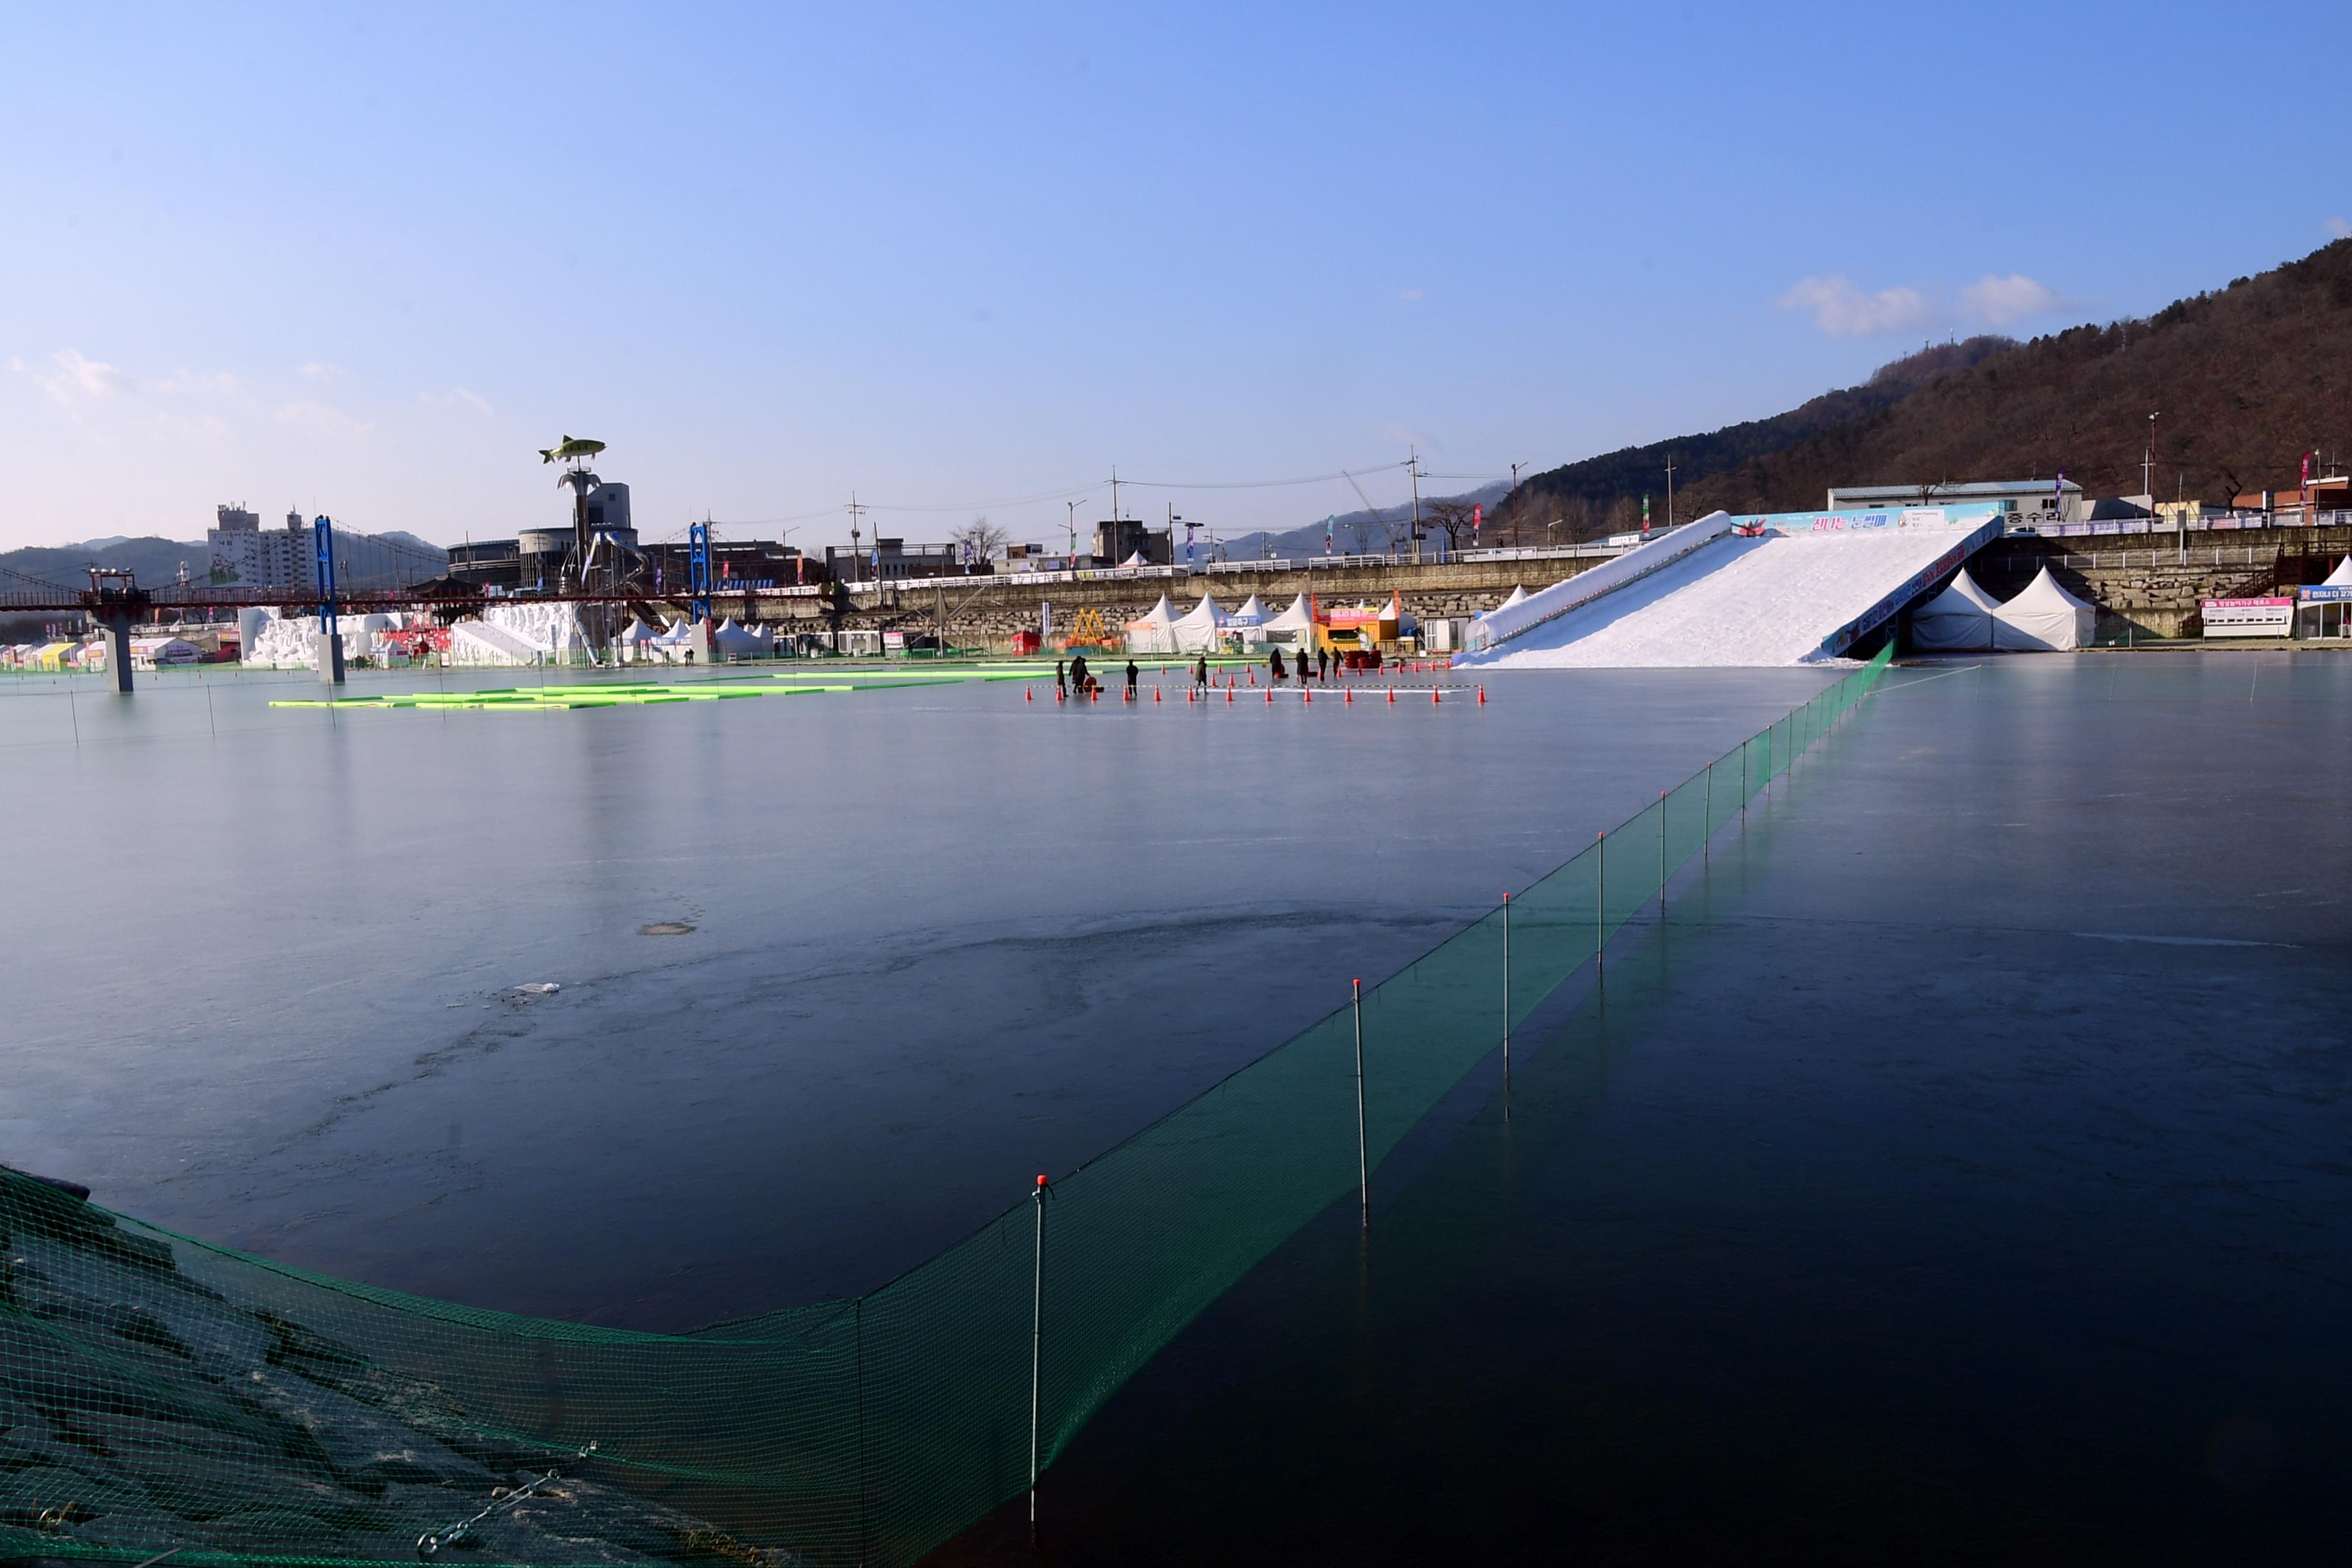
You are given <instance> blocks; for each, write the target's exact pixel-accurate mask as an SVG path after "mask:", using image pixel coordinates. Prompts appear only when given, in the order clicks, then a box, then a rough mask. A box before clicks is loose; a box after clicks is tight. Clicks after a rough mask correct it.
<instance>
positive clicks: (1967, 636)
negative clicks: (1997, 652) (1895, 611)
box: [1911, 566, 2000, 653]
mask: <svg viewBox="0 0 2352 1568" xmlns="http://www.w3.org/2000/svg"><path fill="white" fill-rule="evenodd" d="M1999 609H2000V600H1999V599H1996V598H1994V597H1993V596H1992V595H1990V594H1988V593H1986V592H1985V591H1984V589H1983V588H1981V587H1979V585H1978V584H1977V580H1976V579H1975V578H1973V577H1971V576H1969V569H1968V568H1967V567H1965V566H1963V567H1961V568H1960V574H1959V575H1958V576H1957V577H1955V578H1953V579H1952V585H1951V586H1950V587H1948V588H1947V589H1945V590H1944V591H1943V592H1942V593H1940V594H1938V595H1936V596H1935V597H1934V598H1932V599H1930V600H1928V601H1927V603H1926V604H1925V605H1920V606H1919V608H1917V609H1916V610H1914V611H1912V612H1911V646H1912V647H1915V648H1916V649H1918V650H1919V651H1920V652H1921V653H1960V652H1963V651H1972V650H1976V649H1981V648H1989V647H1992V646H1993V616H1994V613H1995V612H1996V611H1998V610H1999Z"/></svg>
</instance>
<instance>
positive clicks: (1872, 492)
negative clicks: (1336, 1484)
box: [1824, 479, 2084, 526]
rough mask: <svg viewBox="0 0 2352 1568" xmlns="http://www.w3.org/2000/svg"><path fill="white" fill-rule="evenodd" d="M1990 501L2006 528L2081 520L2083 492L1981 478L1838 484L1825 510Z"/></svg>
mask: <svg viewBox="0 0 2352 1568" xmlns="http://www.w3.org/2000/svg"><path fill="white" fill-rule="evenodd" d="M1984 501H1990V502H1991V503H1993V504H1995V505H1997V506H2000V508H2001V509H2002V510H2004V511H2006V512H2008V513H2009V516H2010V521H2011V526H2016V525H2018V524H2034V525H2038V524H2041V523H2045V522H2079V521H2082V520H2083V517H2084V510H2083V487H2082V486H2080V485H2078V484H2076V483H2075V482H2074V480H2072V479H1984V480H1979V481H1975V482H1972V483H1969V484H1925V485H1840V486H1839V487H1838V488H1837V489H1833V490H1832V491H1830V494H1829V504H1828V506H1827V507H1826V508H1825V509H1824V510H1829V511H1892V510H1900V509H1902V508H1905V507H1927V506H1955V505H1961V504H1968V503H1975V502H1984Z"/></svg>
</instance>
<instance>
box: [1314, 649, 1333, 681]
mask: <svg viewBox="0 0 2352 1568" xmlns="http://www.w3.org/2000/svg"><path fill="white" fill-rule="evenodd" d="M1315 679H1318V680H1328V679H1331V654H1330V651H1329V650H1328V649H1327V648H1319V647H1318V648H1317V649H1316V650H1315Z"/></svg>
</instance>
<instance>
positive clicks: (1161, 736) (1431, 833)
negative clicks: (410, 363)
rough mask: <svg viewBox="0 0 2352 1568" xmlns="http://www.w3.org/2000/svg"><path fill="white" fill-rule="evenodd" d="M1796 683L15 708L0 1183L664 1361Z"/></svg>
mask: <svg viewBox="0 0 2352 1568" xmlns="http://www.w3.org/2000/svg"><path fill="white" fill-rule="evenodd" d="M1154 668H1155V669H1156V668H1157V667H1156V666H1155V667H1154ZM439 679H441V678H438V677H436V676H432V675H418V674H414V673H397V672H395V673H390V674H384V675H362V676H359V677H357V678H355V679H354V681H353V683H352V688H351V689H352V693H353V694H364V693H368V692H372V691H379V690H383V691H404V690H411V689H418V688H419V687H420V686H431V685H436V684H437V683H438V681H439ZM518 679H535V678H534V677H532V676H531V675H530V672H504V674H503V678H501V677H499V676H484V675H475V676H471V677H465V678H459V679H458V681H457V682H453V684H457V683H462V684H466V685H470V686H476V687H479V686H485V685H500V684H507V685H511V684H515V683H516V682H517V680H518ZM1823 679H1824V677H1823V676H1822V675H1821V674H1819V673H1809V672H1802V671H1745V672H1725V671H1717V672H1706V673H1703V674H1687V673H1679V672H1678V673H1663V672H1622V673H1601V674H1591V675H1580V676H1576V677H1559V676H1538V677H1517V678H1512V677H1504V678H1501V679H1490V680H1489V687H1490V695H1491V697H1492V700H1491V701H1490V703H1489V704H1488V705H1487V706H1486V707H1485V708H1479V707H1477V706H1475V704H1472V703H1469V702H1466V701H1463V702H1449V703H1447V704H1445V705H1444V706H1442V707H1435V708H1433V707H1431V706H1430V705H1428V704H1427V703H1426V702H1425V701H1423V702H1421V703H1409V702H1400V703H1399V704H1398V705H1396V706H1395V707H1393V708H1391V707H1390V706H1388V705H1387V704H1386V703H1380V704H1376V705H1375V706H1373V707H1371V708H1367V707H1366V706H1365V705H1364V704H1362V703H1361V702H1359V703H1357V704H1354V705H1343V704H1339V703H1326V702H1324V701H1320V700H1318V702H1317V703H1316V704H1314V705H1313V706H1312V707H1303V706H1301V705H1299V704H1297V703H1296V702H1295V701H1292V702H1288V703H1284V704H1276V705H1274V706H1272V707H1267V706H1265V705H1263V704H1251V703H1237V704H1235V705H1234V706H1233V707H1231V708H1227V707H1225V706H1224V705H1223V704H1222V703H1220V704H1218V705H1216V707H1215V709H1214V710H1211V711H1203V710H1188V709H1187V707H1186V706H1185V705H1183V704H1181V702H1178V703H1174V704H1169V703H1162V704H1158V705H1152V704H1145V705H1143V706H1142V707H1140V708H1139V709H1129V708H1126V707H1125V706H1124V705H1123V704H1112V703H1106V704H1102V705H1100V706H1095V705H1088V706H1087V708H1085V709H1076V708H1057V707H1055V706H1054V705H1051V704H1046V703H1025V702H1024V701H1023V700H1022V697H1021V692H1020V689H1018V687H1016V686H1011V685H998V686H988V687H981V688H923V689H915V690H909V691H901V692H892V693H861V694H857V695H855V696H850V697H840V698H801V699H796V700H793V701H791V702H789V703H785V702H734V703H723V704H690V705H679V706H677V707H671V708H667V709H656V710H610V711H599V712H583V713H554V714H546V713H535V714H509V713H478V712H471V713H457V714H450V715H441V714H429V713H421V712H415V711H391V712H385V711H373V710H364V711H343V712H339V713H333V714H330V713H327V712H325V711H322V710H282V709H280V710H273V709H269V708H268V707H267V706H266V703H267V700H268V698H270V697H272V696H294V697H310V696H314V695H316V694H317V693H318V691H319V687H318V686H317V684H316V682H315V680H313V679H310V678H309V677H308V676H285V677H278V678H257V677H227V678H223V677H216V676H207V677H205V678H202V679H198V678H195V677H184V676H168V677H159V678H152V679H150V678H142V682H143V684H142V690H141V691H140V692H139V693H138V694H137V695H136V696H135V697H133V698H132V699H131V700H130V701H129V702H128V703H125V702H123V701H121V700H118V699H116V698H115V697H114V696H113V695H112V694H111V693H110V692H108V691H106V690H104V689H103V688H102V686H100V685H99V684H98V683H94V682H84V683H80V684H79V685H76V686H74V687H72V688H71V689H72V691H73V693H74V695H73V697H72V700H71V701H70V702H68V700H67V699H66V698H65V697H64V696H63V695H62V692H63V691H64V690H66V688H64V687H61V686H60V685H59V684H58V682H55V681H38V682H19V683H12V684H6V685H5V686H0V757H5V759H6V761H7V763H8V765H9V770H10V775H11V777H12V778H14V779H16V780H18V781H20V784H19V787H20V794H19V799H20V800H33V801H37V803H38V805H37V809H36V810H33V811H29V812H26V813H24V814H22V815H20V816H17V817H16V831H15V832H14V833H13V834H12V836H11V842H10V846H9V855H10V858H11V872H12V884H13V885H14V886H15V887H16V888H17V889H30V890H33V892H32V900H31V901H30V902H29V903H20V906H19V914H20V918H19V919H18V920H16V921H15V922H14V929H13V931H12V932H11V935H10V937H9V940H8V941H7V942H5V944H0V995H5V997H6V998H7V1002H8V1007H9V1009H10V1015H11V1016H10V1018H9V1026H8V1028H7V1029H6V1030H5V1035H0V1159H5V1160H7V1161H10V1162H11V1163H18V1164H21V1165H23V1166H25V1167H26V1168H29V1169H32V1170H37V1171H42V1172H45V1173H55V1174H60V1175H66V1176H69V1177H72V1178H75V1179H78V1180H80V1181H84V1182H87V1183H89V1184H91V1185H92V1186H93V1187H94V1188H95V1189H96V1193H97V1197H98V1199H99V1200H100V1202H103V1203H107V1204H109V1205H112V1206H115V1207H117V1208H120V1209H122V1210H124V1211H126V1212H130V1213H133V1214H137V1215H142V1217H147V1218H150V1219H152V1220H154V1221H156V1222H158V1223H161V1224H163V1225H167V1226H173V1227H176V1228H179V1229H181V1230H184V1231H186V1232H188V1233H191V1234H194V1235H197V1236H200V1237H205V1238H207V1239H211V1240H216V1241H222V1242H226V1243H229V1244H231V1245H236V1246H239V1247H246V1248H248V1249H250V1250H253V1251H256V1252H258V1253H261V1254H264V1255H266V1256H268V1257H270V1258H279V1259H283V1260H286V1261H290V1262H294V1263H299V1264H302V1265H305V1266H308V1267H311V1268H320V1269H323V1270H326V1271H328V1272H331V1273H335V1274H340V1275H344V1276H348V1277H352V1278H357V1279H363V1280H367V1281H369V1282H372V1283H376V1284H382V1285H387V1286H393V1287H395V1288H400V1289H410V1290H415V1291H418V1292H421V1293H425V1294H428V1295H435V1296H440V1297H446V1298H450V1299H454V1300H462V1301H467V1302H470V1303H475V1304H480V1305H487V1306H496V1307H501V1308H508V1309H512V1310H525V1311H534V1312H542V1313H547V1314H551V1315H559V1316H572V1317H581V1318H587V1319H592V1320H594V1321H608V1322H621V1323H629V1324H635V1325H643V1326H684V1325H687V1324H690V1323H694V1322H699V1321H709V1320H711V1319H715V1318H719V1317H724V1316H730V1315H734V1314H738V1313H744V1312H750V1311H754V1310H764V1309H768V1308H772V1307H776V1306H779V1305H783V1304H788V1303H791V1302H795V1301H801V1300H811V1299H814V1298H816V1297H820V1296H824V1295H827V1294H833V1293H843V1292H850V1291H855V1290H859V1289H866V1288H870V1287H872V1286H874V1285H876V1284H878V1283H880V1282H881V1281H883V1280H885V1279H888V1278H890V1277H892V1276H893V1275H895V1274H896V1273H898V1271H900V1270H901V1269H903V1268H908V1267H910V1266H911V1265H913V1264H915V1263H918V1262H920V1261H921V1260H922V1259H924V1258H928V1257H929V1256H930V1255H931V1254H932V1253H934V1252H936V1251H937V1250H939V1248H940V1247H943V1246H945V1245H946V1244H948V1243H949V1242H951V1241H952V1240H954V1239H955V1238H957V1237H960V1236H961V1235H963V1234H964V1233H966V1232H967V1231H969V1230H970V1229H971V1227H972V1226H975V1225H977V1224H979V1223H980V1222H982V1220H984V1219H986V1218H988V1217H990V1216H991V1215H994V1214H996V1213H997V1212H999V1211H1000V1210H1002V1209H1003V1208H1004V1207H1006V1206H1008V1205H1011V1204H1012V1203H1014V1202H1017V1201H1019V1199H1020V1197H1021V1196H1022V1194H1023V1192H1024V1189H1025V1187H1026V1184H1028V1182H1029V1181H1030V1179H1031V1177H1032V1176H1033V1175H1034V1173H1036V1172H1039V1171H1045V1172H1057V1171H1063V1170H1066V1169H1068V1168H1070V1167H1071V1166H1073V1165H1075V1164H1076V1163H1079V1162H1081V1161H1083V1160H1085V1159H1087V1157H1089V1156H1091V1155H1093V1154H1095V1153H1097V1152H1100V1151H1101V1150H1103V1149H1104V1148H1106V1147H1108V1145H1109V1144H1111V1143H1113V1142H1117V1141H1118V1139H1119V1138H1121V1137H1123V1136H1125V1135H1126V1134H1127V1133H1129V1132H1131V1131H1134V1130H1135V1129H1136V1128H1138V1127H1139V1126H1141V1125H1143V1124H1144V1123H1146V1122H1148V1121H1151V1120H1152V1119H1154V1118H1156V1117H1158V1116H1160V1115H1161V1114H1163V1113H1165V1112H1166V1111H1168V1110H1171V1109H1173V1108H1174V1107H1175V1106H1177V1105H1179V1104H1181V1103H1182V1102H1183V1100H1186V1099H1188V1098H1189V1097H1190V1096H1192V1094H1193V1093H1196V1092H1197V1091H1198V1090H1200V1089H1202V1088H1204V1087H1206V1086H1207V1085H1208V1084H1210V1083H1212V1082H1213V1081H1215V1079H1218V1078H1221V1077H1223V1075H1224V1074H1225V1073H1227V1072H1229V1071H1231V1070H1232V1069H1233V1068H1235V1067H1237V1066H1239V1065H1241V1064H1242V1063H1244V1062H1245V1061H1248V1060H1250V1059H1253V1058H1255V1057H1256V1056H1258V1055H1260V1054H1262V1053H1263V1052H1264V1051H1265V1050H1266V1049H1268V1048H1270V1047H1273V1046H1275V1045H1276V1044H1278V1043H1280V1042H1281V1041H1282V1040H1283V1039H1285V1038H1286V1037H1288V1036H1289V1035H1290V1034H1292V1033H1294V1032H1295V1031H1296V1030H1297V1029H1298V1028H1300V1027H1302V1026H1305V1025H1307V1023H1310V1022H1312V1021H1313V1020H1314V1019H1315V1018H1316V1017H1318V1016H1321V1015H1322V1014H1323V1013H1324V1012H1326V1011H1328V1010H1329V1009H1330V1008H1331V1007H1333V1006H1335V1005H1339V1002H1340V1001H1342V1000H1343V999H1344V997H1345V995H1346V991H1347V984H1348V981H1349V978H1351V977H1352V976H1355V975H1359V974H1360V975H1363V976H1364V977H1366V978H1367V979H1377V978H1378V977H1380V976H1381V975H1382V974H1384V973H1388V972H1390V971H1391V970H1393V969H1394V968H1396V967H1398V966H1400V965H1401V964H1402V963H1405V962H1406V961H1408V960H1409V959H1411V958H1412V956H1414V955H1415V954H1417V953H1419V952H1422V951H1423V949H1425V948H1426V947H1427V946H1429V945H1430V944H1432V943H1433V942H1435V941H1436V940H1437V939H1438V938H1439V937H1441V936H1443V935H1444V934H1445V933H1446V932H1448V931H1452V930H1454V928H1456V927H1457V926H1458V925H1460V924H1461V923H1463V922H1464V921H1466V920H1468V919H1470V918H1473V917H1474V916H1475V915H1476V914H1478V913H1483V912H1484V911H1485V910H1486V909H1487V908H1489V907H1491V903H1492V900H1494V899H1495V898H1496V896H1497V895H1499V894H1500V893H1501V892H1502V891H1503V890H1504V889H1507V888H1517V887H1521V886H1524V885H1526V884H1527V883H1528V882H1529V881H1531V880H1533V879H1535V878H1536V877H1538V875H1540V874H1541V873H1543V872H1544V871H1547V870H1549V868H1551V867H1552V866H1554V865H1556V864H1557V863H1558V862H1559V860H1561V859H1563V858H1566V857H1567V856H1568V855H1569V854H1570V853H1572V852H1574V850H1576V849H1577V848H1580V847H1582V846H1583V845H1584V844H1585V843H1587V842H1589V841H1590V839H1591V836H1592V833H1593V831H1594V830H1595V829H1596V828H1600V827H1603V826H1613V825H1614V824H1615V823H1616V822H1618V821H1619V820H1621V819H1622V818H1623V817H1625V816H1628V815H1630V814H1631V813H1633V811H1635V810H1637V809H1638V808H1639V807H1640V806H1641V805H1643V802H1644V801H1646V800H1648V799H1652V798H1654V796H1655V793H1656V791H1657V790H1658V789H1659V788H1660V787H1662V786H1663V785H1664V784H1672V783H1675V782H1677V781H1679V780H1680V779H1682V778H1683V777H1684V776H1685V775H1686V774H1688V773H1690V772H1691V771H1692V770H1693V769H1694V768H1696V767H1697V766H1698V765H1700V764H1701V763H1703V762H1705V761H1706V759H1707V758H1708V757H1709V756H1712V755H1714V754H1715V753H1716V752H1718V751H1720V750H1722V749H1723V748H1725V747H1727V746H1730V745H1734V744H1737V743H1738V741H1739V740H1740V739H1741V738H1742V737H1743V736H1745V735H1747V734H1748V733H1749V732H1751V731H1754V730H1756V729H1758V728H1759V727H1760V726H1761V725H1762V724H1764V723H1766V722H1768V721H1769V720H1771V719H1772V718H1774V717H1776V716H1778V715H1779V714H1780V713H1781V712H1783V711H1785V710H1787V709H1788V708H1789V707H1790V706H1791V705H1792V704H1793V703H1795V702H1797V701H1800V700H1802V699H1804V698H1805V697H1807V696H1809V695H1811V693H1812V692H1813V691H1814V690H1816V689H1819V688H1820V686H1821V685H1822V682H1823ZM1171 695H1173V696H1177V697H1180V698H1181V685H1180V686H1176V687H1173V688H1172V689H1171ZM77 734H78V735H79V741H80V743H79V745H77V744H76V743H75V736H76V735H77ZM659 925H686V926H691V927H692V928H693V929H692V931H688V932H685V933H682V934H656V935H647V934H643V932H644V929H645V928H646V927H647V926H659ZM543 984H552V985H555V986H557V987H559V989H557V990H555V991H552V992H534V991H530V990H528V989H524V988H525V987H529V986H533V985H543Z"/></svg>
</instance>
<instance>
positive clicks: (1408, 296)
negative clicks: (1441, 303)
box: [1391, 289, 1428, 304]
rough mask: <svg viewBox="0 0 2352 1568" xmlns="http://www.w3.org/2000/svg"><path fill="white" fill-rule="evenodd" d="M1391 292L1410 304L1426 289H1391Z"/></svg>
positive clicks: (1425, 291)
mask: <svg viewBox="0 0 2352 1568" xmlns="http://www.w3.org/2000/svg"><path fill="white" fill-rule="evenodd" d="M1427 292H1428V290H1426V289H1391V293H1393V294H1395V295H1396V297H1397V298H1398V299H1400V300H1404V301H1405V302H1406V303H1408V304H1410V303H1412V301H1413V300H1418V299H1420V298H1421V297H1422V296H1423V294H1425V293H1427Z"/></svg>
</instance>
